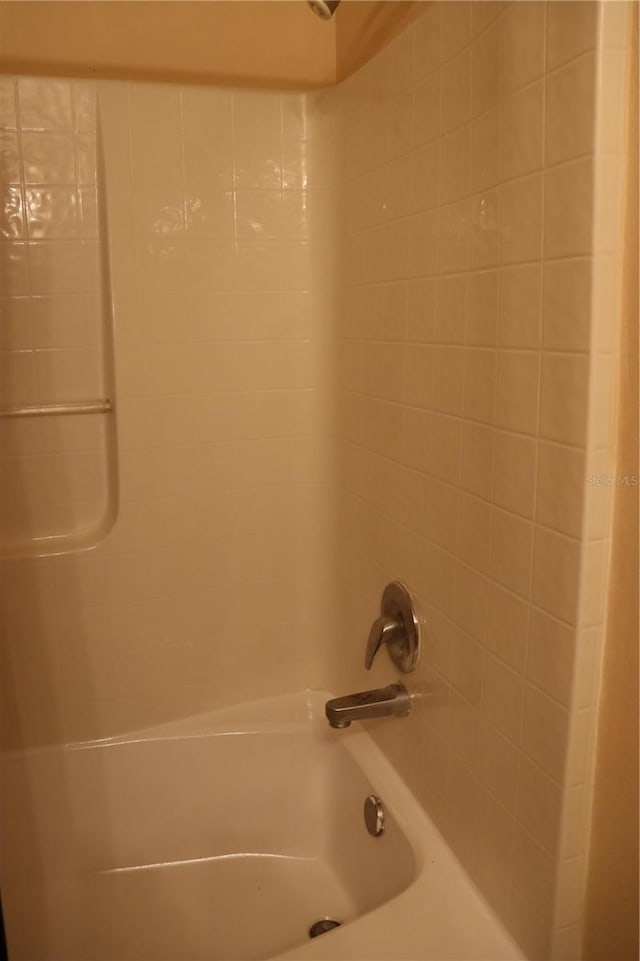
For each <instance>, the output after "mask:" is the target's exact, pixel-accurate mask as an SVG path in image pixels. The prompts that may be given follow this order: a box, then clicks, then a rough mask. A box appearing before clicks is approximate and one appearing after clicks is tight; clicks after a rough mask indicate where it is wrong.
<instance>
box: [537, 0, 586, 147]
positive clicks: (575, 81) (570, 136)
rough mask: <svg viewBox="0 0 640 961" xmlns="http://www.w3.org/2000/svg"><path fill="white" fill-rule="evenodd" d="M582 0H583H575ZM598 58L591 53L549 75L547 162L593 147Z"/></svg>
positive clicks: (546, 136)
mask: <svg viewBox="0 0 640 961" xmlns="http://www.w3.org/2000/svg"><path fill="white" fill-rule="evenodd" d="M576 2H580V0H576ZM595 84H596V58H595V55H593V54H588V55H587V56H585V57H581V58H580V59H579V60H575V61H573V62H572V63H570V64H569V65H568V66H566V67H564V68H563V69H562V70H559V71H558V72H557V73H553V74H551V76H549V77H547V89H546V131H545V162H546V164H547V165H551V164H556V163H563V162H564V161H566V160H573V159H574V158H576V157H582V156H584V155H585V154H589V153H592V152H593V150H594V133H595V99H594V98H595Z"/></svg>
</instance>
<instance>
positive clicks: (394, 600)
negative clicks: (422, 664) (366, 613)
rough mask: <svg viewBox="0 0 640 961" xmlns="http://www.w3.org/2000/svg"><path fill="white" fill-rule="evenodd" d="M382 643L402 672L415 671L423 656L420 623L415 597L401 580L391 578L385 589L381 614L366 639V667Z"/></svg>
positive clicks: (368, 667) (371, 661) (368, 666)
mask: <svg viewBox="0 0 640 961" xmlns="http://www.w3.org/2000/svg"><path fill="white" fill-rule="evenodd" d="M383 644H386V647H387V651H388V652H389V657H390V658H391V660H392V661H393V663H394V664H395V665H396V667H397V668H398V669H399V670H400V671H402V673H403V674H408V673H409V671H413V670H414V668H415V666H416V664H417V663H418V657H419V656H420V624H419V622H418V618H417V616H416V612H415V608H414V606H413V599H412V597H411V595H410V593H409V591H408V590H407V588H406V587H405V585H404V584H402V583H401V582H400V581H392V582H391V583H390V584H387V586H386V587H385V589H384V591H383V594H382V600H381V602H380V616H379V617H377V618H376V619H375V621H374V622H373V624H372V625H371V630H370V632H369V639H368V641H367V649H366V652H365V657H364V666H365V667H366V669H367V670H369V669H370V667H371V665H372V664H373V660H374V658H375V656H376V654H377V653H378V651H379V650H380V648H381V647H382V645H383Z"/></svg>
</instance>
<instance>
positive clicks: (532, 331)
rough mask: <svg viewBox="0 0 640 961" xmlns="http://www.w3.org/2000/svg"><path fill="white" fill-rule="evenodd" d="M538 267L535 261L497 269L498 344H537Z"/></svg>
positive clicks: (539, 322)
mask: <svg viewBox="0 0 640 961" xmlns="http://www.w3.org/2000/svg"><path fill="white" fill-rule="evenodd" d="M541 298H542V269H541V266H540V265H539V264H525V265H523V266H520V267H503V268H502V270H501V271H500V309H499V324H498V343H499V344H500V346H501V347H521V348H527V347H538V346H539V345H540V326H541V321H540V304H541Z"/></svg>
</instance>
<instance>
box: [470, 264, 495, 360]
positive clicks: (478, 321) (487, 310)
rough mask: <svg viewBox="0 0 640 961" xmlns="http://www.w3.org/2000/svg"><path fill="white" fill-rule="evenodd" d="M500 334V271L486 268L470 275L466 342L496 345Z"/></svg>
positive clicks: (475, 344) (476, 344) (483, 345)
mask: <svg viewBox="0 0 640 961" xmlns="http://www.w3.org/2000/svg"><path fill="white" fill-rule="evenodd" d="M497 334H498V272H497V271H495V270H485V271H481V272H478V273H473V274H471V276H470V277H469V308H468V317H467V334H466V341H465V342H466V343H467V344H468V345H469V346H477V347H495V346H496V345H497Z"/></svg>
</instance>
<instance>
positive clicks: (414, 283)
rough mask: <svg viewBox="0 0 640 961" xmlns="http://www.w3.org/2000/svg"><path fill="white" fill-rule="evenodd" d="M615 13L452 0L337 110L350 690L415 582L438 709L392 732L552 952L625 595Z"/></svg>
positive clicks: (428, 695) (510, 913) (573, 869)
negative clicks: (619, 571)
mask: <svg viewBox="0 0 640 961" xmlns="http://www.w3.org/2000/svg"><path fill="white" fill-rule="evenodd" d="M605 6H608V7H611V8H616V9H617V13H616V12H615V11H614V12H613V13H612V14H611V20H612V23H611V27H610V35H607V34H606V32H605V31H604V28H603V25H600V27H601V29H600V32H599V17H600V16H601V8H600V6H599V5H598V4H595V3H579V2H578V3H571V4H565V3H549V4H546V3H539V2H532V3H514V4H510V5H504V4H499V3H497V4H496V3H473V4H471V3H464V2H461V3H435V4H432V5H430V6H429V8H428V9H427V11H426V12H425V13H424V14H423V15H422V16H421V18H420V19H419V20H418V21H417V22H416V24H415V25H414V26H413V27H412V28H410V29H409V30H407V31H406V32H405V33H404V34H402V35H401V36H400V37H399V38H397V39H396V40H395V41H394V42H393V43H392V44H391V45H390V46H389V47H388V48H387V50H386V51H384V52H383V53H382V54H379V55H378V56H376V57H375V58H374V59H373V60H372V61H371V62H370V63H369V64H368V65H367V66H366V67H365V68H364V69H362V70H361V71H359V72H358V73H357V74H355V75H354V76H353V77H351V78H350V79H349V80H348V81H347V82H346V83H345V84H344V85H343V86H342V88H341V91H340V92H339V94H338V97H339V104H338V109H339V112H340V114H341V126H342V134H341V143H342V155H341V156H340V158H339V169H340V172H341V174H342V177H343V181H342V192H341V195H340V196H339V197H338V204H337V209H338V210H339V211H340V215H341V216H340V224H341V227H342V238H341V244H340V248H339V249H340V303H339V315H338V319H337V344H336V360H335V368H336V378H337V388H338V390H337V399H336V430H337V433H338V436H339V453H338V461H337V463H338V473H337V481H338V485H339V489H340V515H341V517H340V522H339V534H338V543H339V544H340V545H341V548H342V552H343V553H342V557H341V561H342V566H341V568H340V571H341V580H340V584H341V586H342V602H341V607H340V612H341V618H342V623H343V624H344V631H343V632H341V633H340V634H339V635H338V645H339V646H336V649H335V663H336V667H335V671H336V677H338V678H340V681H339V683H340V684H341V685H342V684H344V673H345V671H347V670H348V671H349V681H348V684H351V685H353V686H355V687H356V688H357V687H360V688H362V687H370V686H374V685H375V684H376V683H381V684H382V683H388V681H389V680H391V679H392V678H393V677H394V674H395V672H394V669H393V667H392V665H391V663H390V661H389V660H388V658H387V657H386V655H385V654H384V653H381V654H380V656H379V658H378V662H377V664H376V665H375V667H374V670H373V671H372V672H371V676H368V675H367V674H366V672H365V671H364V670H363V666H362V657H363V651H364V643H365V638H366V634H367V630H368V627H369V624H370V622H371V620H372V618H373V616H374V614H375V612H376V610H377V605H378V602H379V596H380V593H381V590H382V587H383V586H384V584H385V582H386V581H388V580H391V579H393V578H397V577H399V578H401V579H402V580H404V581H405V582H407V583H408V584H409V585H410V587H411V588H412V589H413V591H414V592H415V594H416V596H417V598H418V601H419V604H420V608H421V612H422V615H423V617H424V619H425V625H426V626H425V636H424V652H423V657H422V662H421V664H420V666H419V667H418V670H417V673H416V675H412V676H410V677H408V678H407V683H408V685H409V687H410V689H411V690H413V691H414V692H417V693H419V694H420V695H421V696H420V698H419V699H418V702H417V703H416V705H415V709H414V711H413V714H412V716H411V717H410V718H409V719H408V721H402V722H398V723H397V724H394V725H392V724H388V723H381V724H380V726H379V728H378V730H377V737H378V738H379V741H380V743H381V744H383V745H384V747H385V749H386V750H387V751H388V752H389V754H390V756H391V757H392V758H393V759H394V761H395V763H396V764H397V765H398V766H399V768H400V769H401V770H402V772H403V773H404V774H405V775H406V778H407V780H408V782H409V783H410V784H411V786H412V788H413V789H414V790H415V791H416V793H417V794H418V796H419V797H420V798H421V800H422V801H423V803H424V804H425V806H426V807H427V809H428V810H429V812H430V813H431V814H432V816H434V818H435V819H436V821H437V823H438V824H439V825H440V827H441V828H442V830H443V831H444V833H445V835H446V836H447V838H448V840H449V841H450V842H451V844H452V846H453V848H454V849H455V851H456V853H457V854H458V855H459V857H460V858H461V860H462V861H463V863H464V864H465V866H466V867H467V869H468V870H469V871H470V873H471V875H472V876H473V877H474V878H475V880H476V881H477V883H478V885H479V886H480V888H481V890H482V891H483V892H484V894H485V896H486V897H487V898H488V899H489V901H490V902H491V904H492V905H493V907H494V908H495V910H496V911H497V912H498V914H499V915H500V916H501V917H502V918H504V919H505V920H506V921H507V923H508V926H509V928H510V929H511V931H512V932H513V933H514V934H515V936H516V937H517V938H518V939H519V940H520V941H521V943H522V944H523V945H524V947H525V949H526V950H527V951H528V952H530V953H531V956H532V957H541V958H548V957H549V956H550V955H551V953H552V952H553V953H554V956H556V957H559V958H563V959H566V958H569V957H575V956H577V954H578V951H579V939H580V916H581V910H582V883H583V873H584V872H583V867H584V854H585V850H586V844H587V838H588V804H589V789H588V781H589V769H588V763H587V758H588V757H589V748H588V739H589V736H590V735H589V730H590V728H591V727H592V725H593V718H594V713H595V703H596V699H597V687H596V676H597V666H598V657H599V647H600V634H601V624H602V618H603V606H602V599H603V595H604V586H605V584H606V559H607V546H608V540H607V539H608V525H609V496H608V491H607V490H606V488H605V487H602V486H599V487H598V486H588V484H587V479H588V475H596V474H597V475H601V474H607V473H610V471H611V468H610V466H609V465H610V463H611V461H610V443H611V434H610V424H611V414H612V406H611V398H612V390H611V384H612V370H613V367H612V363H613V359H614V354H613V351H614V350H615V343H616V331H617V312H616V302H615V296H614V293H615V280H614V274H613V273H612V269H611V268H612V264H613V255H614V254H615V241H616V239H617V221H616V217H617V216H618V215H619V206H620V204H619V191H618V192H616V191H615V190H612V189H611V186H612V178H613V180H614V183H615V174H614V168H615V167H616V163H617V158H615V157H614V154H615V152H616V150H617V151H618V155H619V152H620V147H619V144H618V146H617V147H616V148H615V149H613V148H612V147H611V143H610V141H611V139H612V138H613V136H614V135H613V131H614V130H615V132H616V134H615V135H616V136H617V137H618V139H619V138H620V135H621V126H620V118H621V113H620V106H619V105H621V104H622V101H623V89H622V84H621V77H622V75H623V73H622V72H621V71H623V64H624V51H623V49H622V46H621V43H623V42H622V41H621V38H622V37H623V36H624V16H625V7H624V5H619V4H608V5H605ZM613 21H615V23H614V22H613ZM607 36H609V39H608V40H607ZM599 42H600V49H597V47H598V43H599ZM607 43H610V46H611V49H609V50H608V52H606V53H605V52H604V47H605V46H606V44H607ZM598 85H600V87H599V88H600V91H601V94H600V95H601V98H602V100H601V107H600V109H601V111H602V112H601V116H602V117H605V118H608V122H609V127H608V128H607V129H606V130H605V131H604V132H603V137H604V138H605V139H606V138H607V137H608V138H610V140H609V145H608V146H607V145H605V144H604V143H603V142H602V141H601V140H598V152H597V156H596V140H595V136H594V135H595V124H596V89H597V88H598ZM614 89H615V91H616V92H615V94H614V92H613V91H614ZM604 151H608V153H609V154H610V155H611V156H609V158H608V167H606V168H605V169H604V171H603V173H602V181H601V182H600V181H599V182H598V189H599V191H600V192H599V193H598V194H597V195H596V193H595V191H594V182H595V181H594V171H595V167H596V159H597V162H598V165H599V166H600V158H601V155H602V154H603V152H604ZM618 159H619V157H618ZM605 182H606V183H607V184H608V186H607V188H606V190H605V188H604V183H605ZM598 198H601V199H603V200H604V203H602V204H600V206H599V207H598V208H597V210H596V206H595V205H596V201H597V200H598ZM601 210H605V211H606V212H607V213H606V216H607V217H608V218H611V223H609V224H604V225H602V224H600V221H599V220H597V219H596V213H598V215H599V211H601ZM594 223H596V233H595V240H596V242H595V244H594V240H593V237H594ZM604 238H606V240H604ZM603 243H604V244H605V247H606V254H607V255H608V262H605V261H607V258H606V257H603V256H601V254H602V253H603V250H602V246H603ZM596 255H597V256H596ZM598 298H600V299H599V300H598ZM552 941H553V945H552Z"/></svg>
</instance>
